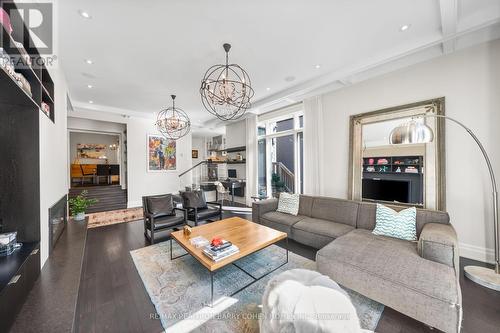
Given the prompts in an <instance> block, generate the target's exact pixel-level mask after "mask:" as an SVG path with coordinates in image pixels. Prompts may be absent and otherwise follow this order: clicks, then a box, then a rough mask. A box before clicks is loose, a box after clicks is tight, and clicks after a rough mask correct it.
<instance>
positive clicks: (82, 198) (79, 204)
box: [68, 190, 98, 221]
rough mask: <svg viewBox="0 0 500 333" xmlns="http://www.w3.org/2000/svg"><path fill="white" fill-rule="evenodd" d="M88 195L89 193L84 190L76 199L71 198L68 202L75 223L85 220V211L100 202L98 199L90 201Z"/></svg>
mask: <svg viewBox="0 0 500 333" xmlns="http://www.w3.org/2000/svg"><path fill="white" fill-rule="evenodd" d="M87 194H88V191H86V190H84V191H82V193H80V194H79V195H77V196H76V197H75V198H71V199H69V200H68V203H69V209H70V210H71V214H73V219H74V220H75V221H82V220H84V219H85V210H86V209H87V208H88V207H90V206H92V205H93V204H95V203H96V202H97V201H98V200H97V199H88V198H87Z"/></svg>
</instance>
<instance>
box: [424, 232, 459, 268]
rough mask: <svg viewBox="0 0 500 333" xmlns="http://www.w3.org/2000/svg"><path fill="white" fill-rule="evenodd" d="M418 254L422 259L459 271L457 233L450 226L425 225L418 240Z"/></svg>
mask: <svg viewBox="0 0 500 333" xmlns="http://www.w3.org/2000/svg"><path fill="white" fill-rule="evenodd" d="M418 253H419V254H420V256H421V257H422V258H424V259H428V260H432V261H435V262H439V263H441V264H445V265H448V266H450V267H453V268H455V271H457V272H458V270H459V265H458V259H459V256H458V239H457V233H456V232H455V229H454V228H453V226H452V225H451V224H443V223H427V224H425V225H424V228H423V229H422V232H421V233H420V238H419V239H418Z"/></svg>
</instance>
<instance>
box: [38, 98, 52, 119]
mask: <svg viewBox="0 0 500 333" xmlns="http://www.w3.org/2000/svg"><path fill="white" fill-rule="evenodd" d="M40 109H41V110H42V112H43V113H45V114H46V115H47V116H49V117H50V106H49V105H48V104H47V103H45V102H42V105H41V106H40Z"/></svg>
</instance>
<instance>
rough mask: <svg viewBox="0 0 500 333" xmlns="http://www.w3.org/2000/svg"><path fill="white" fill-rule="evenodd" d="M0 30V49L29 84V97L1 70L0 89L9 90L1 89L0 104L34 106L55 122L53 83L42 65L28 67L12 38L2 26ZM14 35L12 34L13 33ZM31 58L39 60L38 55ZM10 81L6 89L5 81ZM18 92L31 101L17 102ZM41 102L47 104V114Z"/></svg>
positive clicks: (12, 78)
mask: <svg viewBox="0 0 500 333" xmlns="http://www.w3.org/2000/svg"><path fill="white" fill-rule="evenodd" d="M0 30H1V33H2V36H1V38H0V41H1V44H0V47H1V48H3V50H4V52H5V53H6V54H7V55H9V56H10V57H11V58H12V59H13V61H14V67H15V72H16V73H19V74H22V75H23V76H24V78H25V79H26V81H27V82H28V83H29V85H30V88H31V95H30V94H29V93H28V92H27V91H25V90H24V89H23V88H21V87H20V86H19V85H18V83H17V82H16V79H15V78H14V77H13V76H11V75H10V74H9V73H7V71H6V70H5V69H4V68H1V69H2V70H0V72H1V74H2V75H1V77H0V80H1V81H2V83H1V88H4V87H6V88H8V89H9V90H4V89H2V90H1V91H2V94H1V96H0V103H1V104H11V105H25V106H36V108H37V110H38V111H39V112H42V113H43V114H45V115H46V116H47V117H48V118H49V119H50V120H52V122H55V110H54V107H55V105H54V101H55V100H54V82H53V81H52V78H51V77H50V74H49V72H48V70H47V68H46V67H45V66H44V65H42V66H40V67H33V66H31V65H29V64H28V63H27V62H26V61H25V60H24V58H23V57H22V54H23V53H22V52H21V50H20V49H19V48H18V47H17V46H15V44H14V41H15V39H14V37H12V35H10V34H9V33H8V32H7V30H6V29H5V27H4V26H3V25H0ZM13 34H14V33H13ZM31 57H34V58H39V54H33V55H31ZM9 80H10V81H11V82H12V83H13V85H11V86H10V87H8V86H9V85H8V84H7V81H9ZM19 91H21V92H22V93H24V95H26V96H27V97H28V98H29V99H30V100H31V101H28V100H24V101H22V100H19V95H20V94H19ZM42 102H43V103H45V104H47V105H48V106H49V108H50V112H49V113H45V112H43V111H42V108H41V107H42Z"/></svg>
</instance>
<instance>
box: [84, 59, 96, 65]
mask: <svg viewBox="0 0 500 333" xmlns="http://www.w3.org/2000/svg"><path fill="white" fill-rule="evenodd" d="M85 62H86V63H87V64H88V65H92V64H93V63H94V61H92V59H85Z"/></svg>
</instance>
